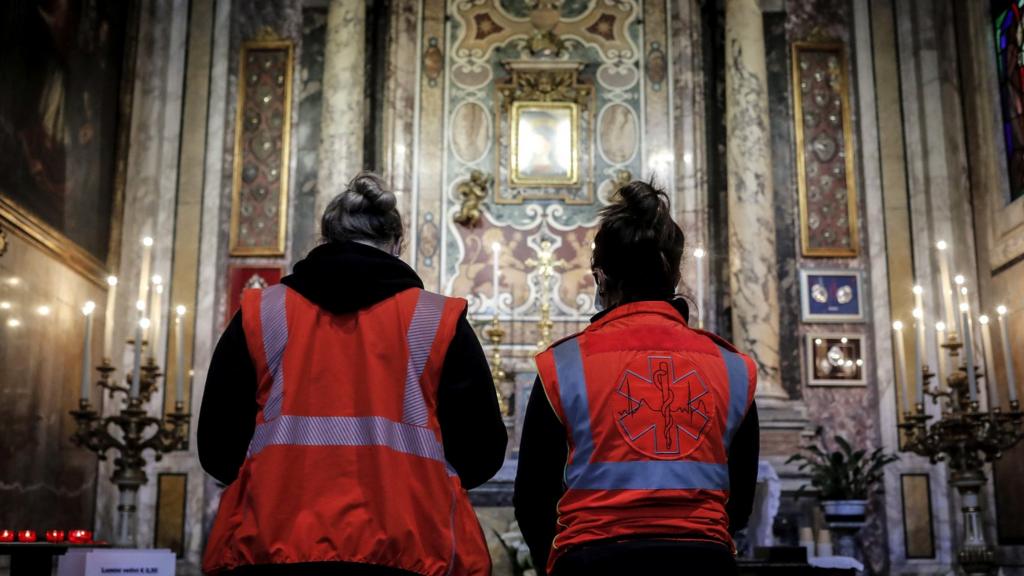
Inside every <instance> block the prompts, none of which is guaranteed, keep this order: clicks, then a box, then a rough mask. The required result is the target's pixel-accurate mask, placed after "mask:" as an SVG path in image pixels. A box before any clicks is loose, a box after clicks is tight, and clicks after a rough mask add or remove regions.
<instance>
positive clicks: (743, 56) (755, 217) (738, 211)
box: [725, 0, 787, 400]
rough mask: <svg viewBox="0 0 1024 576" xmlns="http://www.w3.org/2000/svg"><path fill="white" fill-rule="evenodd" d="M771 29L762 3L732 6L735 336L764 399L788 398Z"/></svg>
mask: <svg viewBox="0 0 1024 576" xmlns="http://www.w3.org/2000/svg"><path fill="white" fill-rule="evenodd" d="M764 48H765V46H764V23H763V20H762V17H761V8H760V3H759V2H758V0H726V3H725V57H726V62H725V67H726V68H725V94H726V96H725V97H726V163H727V170H728V178H727V179H728V206H729V209H728V214H729V284H730V289H731V292H732V335H733V341H734V342H735V343H736V345H737V346H738V347H739V348H740V350H742V351H744V352H745V353H747V354H749V355H750V356H751V357H752V358H753V359H754V361H755V362H756V363H757V366H758V387H757V397H758V398H759V399H765V400H767V399H773V400H784V399H785V398H786V397H787V396H786V393H785V391H784V390H783V388H782V385H781V382H780V379H779V311H778V304H779V300H778V286H777V284H776V278H777V275H778V274H777V266H776V262H775V213H774V197H775V195H774V188H773V184H772V167H771V152H770V144H771V135H770V130H769V124H768V89H767V69H766V63H765V55H764Z"/></svg>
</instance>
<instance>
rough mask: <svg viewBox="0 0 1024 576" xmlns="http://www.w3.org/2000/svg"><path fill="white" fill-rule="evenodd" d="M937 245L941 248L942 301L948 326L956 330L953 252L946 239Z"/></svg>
mask: <svg viewBox="0 0 1024 576" xmlns="http://www.w3.org/2000/svg"><path fill="white" fill-rule="evenodd" d="M935 247H936V248H937V249H938V250H939V276H940V278H939V280H940V282H941V283H942V302H943V305H944V307H945V311H946V326H948V327H949V329H950V330H955V329H956V328H955V327H956V325H957V316H956V312H955V311H954V310H955V309H954V308H953V295H954V292H953V284H952V282H951V278H950V270H952V269H953V253H952V251H951V250H950V249H949V245H948V244H946V241H945V240H939V241H938V242H936V243H935Z"/></svg>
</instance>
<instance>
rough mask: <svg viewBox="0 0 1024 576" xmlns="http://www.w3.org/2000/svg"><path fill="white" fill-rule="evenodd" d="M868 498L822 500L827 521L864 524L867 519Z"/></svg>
mask: <svg viewBox="0 0 1024 576" xmlns="http://www.w3.org/2000/svg"><path fill="white" fill-rule="evenodd" d="M867 507H868V501H867V500H822V502H821V508H822V510H824V511H825V521H826V522H830V523H831V522H837V523H843V524H863V523H864V522H865V521H866V519H867Z"/></svg>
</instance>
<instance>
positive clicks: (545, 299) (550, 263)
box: [525, 240, 567, 350]
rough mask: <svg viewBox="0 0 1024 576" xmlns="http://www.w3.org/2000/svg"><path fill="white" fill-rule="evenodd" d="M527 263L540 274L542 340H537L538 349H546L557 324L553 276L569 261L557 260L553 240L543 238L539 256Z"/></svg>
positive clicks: (538, 323)
mask: <svg viewBox="0 0 1024 576" xmlns="http://www.w3.org/2000/svg"><path fill="white" fill-rule="evenodd" d="M525 263H526V265H527V266H533V267H534V268H535V269H536V270H537V273H538V274H539V275H540V321H539V322H537V326H538V328H540V340H539V341H538V342H537V349H538V350H544V349H545V348H547V347H548V346H550V345H551V329H552V328H553V327H554V325H555V324H554V322H552V321H551V277H552V276H554V275H555V269H556V268H564V267H565V266H566V264H567V262H566V261H565V260H562V259H558V260H555V251H554V249H553V248H552V247H551V241H550V240H543V241H541V243H540V253H539V254H538V255H537V258H536V259H534V258H530V259H528V260H527V261H526V262H525Z"/></svg>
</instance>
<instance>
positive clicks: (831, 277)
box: [800, 268, 864, 323]
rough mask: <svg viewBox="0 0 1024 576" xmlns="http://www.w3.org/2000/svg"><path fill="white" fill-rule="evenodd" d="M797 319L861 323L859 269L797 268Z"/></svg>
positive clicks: (862, 305)
mask: <svg viewBox="0 0 1024 576" xmlns="http://www.w3.org/2000/svg"><path fill="white" fill-rule="evenodd" d="M800 320H801V321H802V322H807V323H812V322H813V323H854V322H857V323H860V322H864V295H863V289H862V282H861V272H860V271H859V270H849V269H845V270H844V269H831V268H830V269H802V270H800Z"/></svg>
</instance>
